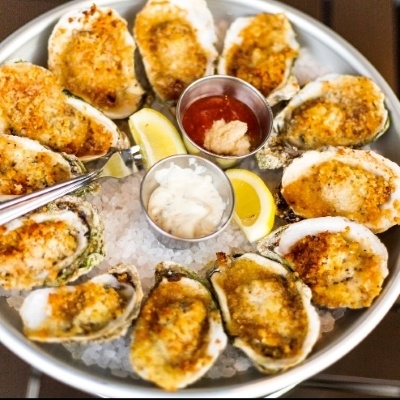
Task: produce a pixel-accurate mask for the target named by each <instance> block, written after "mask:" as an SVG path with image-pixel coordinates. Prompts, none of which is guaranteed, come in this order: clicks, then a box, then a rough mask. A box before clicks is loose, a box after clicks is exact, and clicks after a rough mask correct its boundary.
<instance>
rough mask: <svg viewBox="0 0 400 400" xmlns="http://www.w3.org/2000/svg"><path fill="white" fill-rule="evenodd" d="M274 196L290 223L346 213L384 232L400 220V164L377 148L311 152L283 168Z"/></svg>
mask: <svg viewBox="0 0 400 400" xmlns="http://www.w3.org/2000/svg"><path fill="white" fill-rule="evenodd" d="M275 197H276V202H277V214H278V215H279V216H280V217H281V218H283V219H284V220H286V221H288V222H294V221H298V220H300V219H304V218H315V217H325V216H343V217H347V218H349V219H351V220H354V221H356V222H358V223H361V224H363V225H365V226H366V227H367V228H369V229H370V230H371V231H372V232H374V233H380V232H384V231H386V230H387V229H389V228H391V227H392V226H394V225H398V224H399V223H400V167H399V166H398V165H397V164H396V163H394V162H393V161H391V160H389V159H387V158H385V157H383V156H382V155H380V154H378V153H376V152H374V151H372V150H362V149H351V148H348V147H327V148H323V149H321V150H309V151H306V152H304V153H303V154H302V155H301V156H300V157H298V158H296V159H294V160H293V161H292V162H291V163H290V164H289V165H288V166H287V167H286V168H285V169H284V170H283V175H282V181H281V183H280V185H279V188H278V191H277V192H276V196H275Z"/></svg>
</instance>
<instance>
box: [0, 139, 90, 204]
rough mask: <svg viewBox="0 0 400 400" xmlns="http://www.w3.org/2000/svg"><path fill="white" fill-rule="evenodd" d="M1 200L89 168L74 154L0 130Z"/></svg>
mask: <svg viewBox="0 0 400 400" xmlns="http://www.w3.org/2000/svg"><path fill="white" fill-rule="evenodd" d="M0 160H1V168H0V201H4V200H7V199H9V198H12V197H15V196H17V195H21V194H27V193H31V192H33V191H35V190H38V189H43V188H45V187H48V186H51V185H54V184H56V183H60V182H64V181H66V180H68V179H71V178H73V177H75V176H79V175H81V174H83V173H85V172H86V168H85V166H84V164H82V162H81V161H80V160H79V159H78V158H77V157H75V156H73V155H68V154H65V153H57V152H54V151H52V150H50V149H49V148H47V147H45V146H42V145H41V144H40V143H39V142H37V141H36V140H32V139H28V138H24V137H18V136H12V135H6V134H3V133H0Z"/></svg>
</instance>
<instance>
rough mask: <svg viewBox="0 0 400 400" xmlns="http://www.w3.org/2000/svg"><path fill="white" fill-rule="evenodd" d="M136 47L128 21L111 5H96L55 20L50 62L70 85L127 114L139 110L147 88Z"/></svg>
mask: <svg viewBox="0 0 400 400" xmlns="http://www.w3.org/2000/svg"><path fill="white" fill-rule="evenodd" d="M135 48H136V46H135V43H134V41H133V38H132V36H131V35H130V34H129V31H128V27H127V22H126V21H125V20H124V19H123V18H121V17H120V16H119V14H117V12H116V11H114V10H112V9H109V8H99V7H97V6H96V5H92V6H91V7H90V8H89V9H87V10H84V11H82V12H73V13H70V14H68V15H66V16H64V17H63V18H62V19H61V20H60V21H59V23H58V24H57V25H56V27H55V28H54V30H53V32H52V35H51V37H50V39H49V60H48V65H49V69H50V70H51V71H52V72H53V73H54V74H55V75H57V77H58V78H59V79H60V81H61V84H62V85H63V86H65V87H66V88H67V89H68V90H69V91H71V92H72V93H74V94H75V95H78V96H80V97H82V98H83V99H85V100H86V101H88V102H89V103H90V104H92V105H93V106H95V107H97V108H99V109H101V110H103V111H104V112H105V113H106V114H107V113H110V114H111V115H110V117H115V118H117V117H118V118H123V117H126V116H129V115H130V114H132V113H133V112H134V111H136V109H137V108H138V106H139V102H140V100H141V97H142V95H143V93H144V92H143V89H142V88H141V86H140V85H139V83H138V82H137V80H136V77H135V70H134V68H135V66H134V51H135ZM114 114H115V115H114Z"/></svg>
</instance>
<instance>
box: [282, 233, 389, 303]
mask: <svg viewBox="0 0 400 400" xmlns="http://www.w3.org/2000/svg"><path fill="white" fill-rule="evenodd" d="M348 229H349V228H348ZM285 259H286V260H288V261H289V262H290V263H291V264H292V265H293V267H294V269H295V270H296V272H297V273H298V274H299V275H300V277H301V279H302V280H303V281H304V283H305V284H306V285H307V286H309V287H310V288H311V290H312V293H313V297H312V299H313V302H314V303H315V304H316V305H318V306H322V307H328V308H339V307H349V308H362V307H369V306H370V305H371V304H372V301H373V300H374V298H375V297H376V296H378V295H379V293H380V292H381V289H382V283H383V280H384V275H383V273H382V266H381V257H380V255H377V254H374V253H372V252H371V251H368V250H367V249H366V248H365V247H363V246H362V245H361V244H360V243H359V242H357V241H355V240H351V239H350V238H349V237H348V235H346V232H340V233H332V232H322V233H319V234H317V235H313V236H306V237H304V238H303V239H301V240H300V241H298V242H297V243H296V244H295V245H294V246H292V247H291V249H290V252H289V253H287V254H285Z"/></svg>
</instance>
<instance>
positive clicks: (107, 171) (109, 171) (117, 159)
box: [103, 153, 132, 178]
mask: <svg viewBox="0 0 400 400" xmlns="http://www.w3.org/2000/svg"><path fill="white" fill-rule="evenodd" d="M103 175H104V176H113V177H114V178H124V177H125V176H129V175H132V171H131V170H130V169H129V168H128V167H127V166H126V165H125V163H124V160H123V159H122V158H121V156H120V154H119V153H114V154H113V155H112V156H111V157H110V159H109V160H108V161H107V163H106V165H105V166H104V167H103Z"/></svg>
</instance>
